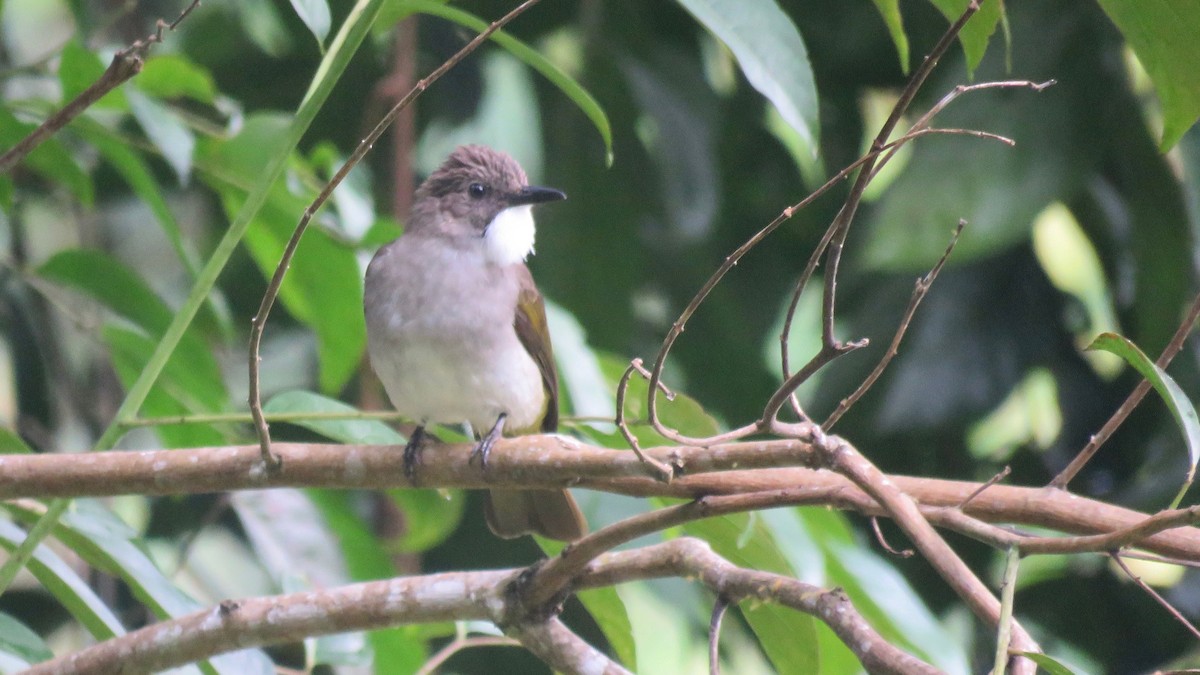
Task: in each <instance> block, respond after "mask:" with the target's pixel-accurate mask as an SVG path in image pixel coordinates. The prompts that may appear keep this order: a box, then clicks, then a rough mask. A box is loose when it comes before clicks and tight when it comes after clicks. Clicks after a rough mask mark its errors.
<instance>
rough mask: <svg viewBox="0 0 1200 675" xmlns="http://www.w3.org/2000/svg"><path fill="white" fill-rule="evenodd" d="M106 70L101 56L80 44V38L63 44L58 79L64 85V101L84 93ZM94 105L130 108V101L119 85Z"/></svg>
mask: <svg viewBox="0 0 1200 675" xmlns="http://www.w3.org/2000/svg"><path fill="white" fill-rule="evenodd" d="M104 71H105V66H104V63H103V62H101V61H100V57H98V56H96V54H95V53H94V52H92V51H89V50H88V49H87V48H86V47H84V46H83V45H81V44H79V41H78V40H71V41H70V42H68V43H67V44H65V45H63V50H62V54H61V55H60V57H59V62H58V81H59V83H60V84H61V85H62V102H63V103H64V104H66V103H67V102H69V101H71V100H72V99H74V98H75V97H76V96H78V95H80V94H82V93H83V92H84V91H85V90H86V89H87V88H88V87H90V86H92V85H93V84H95V83H96V80H99V79H100V77H101V76H102V75H104ZM92 107H93V108H108V109H116V110H128V109H129V102H128V101H126V100H125V92H124V90H123V89H122V88H121V87H117V88H116V89H113V90H112V91H110V92H108V93H107V94H105V95H104V96H103V97H102V98H101V99H100V100H99V101H96V102H95V103H93V104H92Z"/></svg>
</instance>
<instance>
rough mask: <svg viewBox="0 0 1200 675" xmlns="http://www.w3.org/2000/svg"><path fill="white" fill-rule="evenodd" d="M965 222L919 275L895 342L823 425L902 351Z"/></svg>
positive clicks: (837, 415)
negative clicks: (922, 302) (921, 274)
mask: <svg viewBox="0 0 1200 675" xmlns="http://www.w3.org/2000/svg"><path fill="white" fill-rule="evenodd" d="M966 224H967V221H965V220H959V221H958V226H957V227H955V228H954V234H952V235H950V243H949V244H947V245H946V251H945V252H944V253H942V257H941V258H939V259H938V261H937V264H936V265H934V266H933V269H931V270H929V272H928V273H927V274H926V275H925V276H923V277H921V278H920V279H917V282H916V284H915V285H914V287H913V292H912V295H911V296H910V297H909V299H908V307H906V308H905V309H904V316H903V317H901V319H900V325H898V326H897V327H896V332H895V334H894V335H892V342H891V344H890V345H888V349H887V352H886V353H885V354H884V355H883V358H881V359H879V362H878V363H876V364H875V367H874V368H873V369H871V374H870V375H867V378H866V379H865V380H863V381H862V384H860V385H858V388H857V389H855V390H854V393H852V394H850V395H849V396H847V397H846V398H844V399H842V401H841V403H839V404H838V407H837V409H835V410H834V411H833V412H832V413H830V414H829V417H828V418H827V419H826V420H825V423H824V424H822V425H821V426H822V428H823V429H825V430H826V431H828V430H829V429H830V428H832V427H833V425H835V424H837V422H838V420H840V419H841V418H842V415H845V414H846V411H848V410H850V408H851V407H853V406H854V404H855V403H857V402H858V401H859V399H861V398H862V397H863V395H864V394H866V393H867V391H869V390H870V389H871V387H873V386H874V385H875V382H876V381H878V380H879V376H880V375H882V374H883V371H884V370H885V369H886V368H887V367H888V365H889V364H891V362H892V359H894V358H896V355H897V354H899V353H900V342H901V341H903V340H904V334H905V333H907V332H908V326H909V324H911V323H912V319H913V316H914V315H915V314H916V313H917V307H919V306H920V305H921V301H922V300H924V299H925V295H926V294H928V293H929V289H930V288H932V287H933V282H934V281H936V280H937V277H938V274H940V273H941V271H942V268H943V267H945V266H946V261H947V260H949V259H950V254H951V253H952V252H953V251H954V245H955V244H957V243H958V238H959V236H960V235H961V234H962V231H963V227H965V226H966Z"/></svg>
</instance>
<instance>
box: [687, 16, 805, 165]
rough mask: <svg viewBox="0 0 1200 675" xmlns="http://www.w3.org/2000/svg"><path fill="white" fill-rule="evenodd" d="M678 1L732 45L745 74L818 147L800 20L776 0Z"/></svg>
mask: <svg viewBox="0 0 1200 675" xmlns="http://www.w3.org/2000/svg"><path fill="white" fill-rule="evenodd" d="M678 1H679V4H680V5H682V6H683V7H684V8H685V9H687V11H689V12H691V14H692V16H694V17H696V20H697V21H699V22H700V23H701V24H703V25H704V27H705V28H707V29H708V30H709V31H711V32H712V34H713V35H715V36H717V38H719V39H720V40H721V41H722V42H724V43H725V44H726V46H728V47H729V49H730V51H732V52H733V55H734V56H735V57H737V60H738V65H739V66H741V68H742V72H743V73H745V75H746V79H747V80H749V81H750V84H751V85H753V86H754V88H755V89H757V90H758V91H759V92H760V93H762V95H763V96H766V97H767V100H769V101H770V102H771V103H773V104H774V105H775V107H776V108H777V109H778V110H779V114H780V115H782V116H783V119H784V120H785V121H787V123H788V124H789V125H790V126H791V127H792V128H793V129H795V130H796V132H797V133H799V134H800V136H801V137H803V138H804V140H805V142H806V144H807V145H808V147H816V145H817V140H818V137H819V136H820V122H819V119H818V108H817V103H818V99H817V86H816V83H815V82H814V81H813V73H812V67H811V66H810V65H809V62H808V50H807V49H806V48H805V46H804V40H803V38H801V37H800V31H799V30H797V29H796V24H794V23H792V19H791V17H789V16H788V15H787V14H785V13H784V12H783V10H782V9H780V8H779V5H778V4H776V3H775V0H678Z"/></svg>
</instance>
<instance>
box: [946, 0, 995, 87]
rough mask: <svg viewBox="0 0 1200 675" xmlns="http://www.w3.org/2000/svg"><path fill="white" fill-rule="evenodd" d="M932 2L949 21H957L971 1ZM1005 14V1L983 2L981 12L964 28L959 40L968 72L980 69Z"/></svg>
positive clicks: (988, 0) (985, 0) (948, 0)
mask: <svg viewBox="0 0 1200 675" xmlns="http://www.w3.org/2000/svg"><path fill="white" fill-rule="evenodd" d="M931 2H933V4H934V6H935V7H937V8H938V9H939V10H940V11H941V12H942V14H943V15H944V16H945V17H946V18H947V19H948V20H950V21H957V20H958V17H960V16H962V13H963V12H965V11H966V9H967V5H968V4H969V3H970V2H971V0H931ZM1003 14H1004V2H1003V0H982V2H981V3H980V5H979V11H978V12H976V13H975V16H973V17H971V20H970V21H968V22H967V25H966V26H963V29H962V32H961V33H959V34H958V40H959V42H961V43H962V46H963V52H965V53H966V55H967V70H969V71H974V70H975V69H976V68H978V67H979V63H980V61H983V55H984V53H985V52H987V46H988V41H989V40H990V39H991V37H992V33H994V32H995V31H996V26H997V24H999V22H1000V17H1001V16H1003Z"/></svg>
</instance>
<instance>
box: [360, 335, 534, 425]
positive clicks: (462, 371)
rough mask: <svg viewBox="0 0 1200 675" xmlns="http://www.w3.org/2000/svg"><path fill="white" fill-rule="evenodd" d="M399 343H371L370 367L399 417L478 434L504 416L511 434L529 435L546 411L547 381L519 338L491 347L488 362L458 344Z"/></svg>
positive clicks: (479, 353) (418, 340)
mask: <svg viewBox="0 0 1200 675" xmlns="http://www.w3.org/2000/svg"><path fill="white" fill-rule="evenodd" d="M509 330H510V332H511V328H510V329H509ZM395 338H396V339H395V340H386V341H383V344H380V343H379V341H372V348H371V363H373V364H374V365H375V369H376V372H377V373H378V374H379V378H380V380H382V381H383V385H384V388H385V389H386V390H387V393H388V398H389V399H391V401H392V405H393V406H395V408H396V410H397V411H398V412H401V413H403V414H405V415H408V416H410V417H412V418H413V419H414V420H417V421H418V422H422V423H424V422H438V423H442V424H459V423H462V422H469V423H470V424H471V427H472V428H474V429H475V430H476V431H477V432H479V433H486V432H487V430H488V429H490V428H491V427H492V425H493V424H495V422H496V418H497V417H499V415H500V413H502V412H503V413H507V415H508V419H507V420H506V422H505V427H506V428H507V429H530V428H534V427H536V426H537V423H538V422H539V421H540V419H541V416H542V412H543V411H544V410H545V406H546V391H545V388H544V386H543V384H542V376H541V373H540V372H539V371H538V367H537V364H535V363H534V362H533V359H531V358H529V355H528V354H527V353H526V352H525V348H524V347H523V346H521V344H520V342H519V341H518V340H517V337H516V334H515V333H514V334H513V335H512V342H513V343H515V345H508V346H506V347H500V346H499V345H492V346H491V347H490V348H489V349H487V350H486V351H487V352H488V356H487V357H486V358H483V351H485V350H481V349H476V348H472V346H471V345H466V344H462V343H461V341H460V340H456V339H446V340H442V341H430V340H428V339H426V338H423V337H416V336H412V338H411V339H407V340H406V339H405V338H404V335H403V334H399V335H396V336H395ZM513 347H515V348H513Z"/></svg>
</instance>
